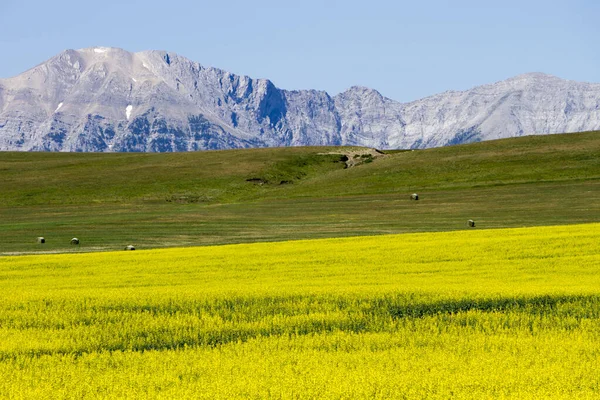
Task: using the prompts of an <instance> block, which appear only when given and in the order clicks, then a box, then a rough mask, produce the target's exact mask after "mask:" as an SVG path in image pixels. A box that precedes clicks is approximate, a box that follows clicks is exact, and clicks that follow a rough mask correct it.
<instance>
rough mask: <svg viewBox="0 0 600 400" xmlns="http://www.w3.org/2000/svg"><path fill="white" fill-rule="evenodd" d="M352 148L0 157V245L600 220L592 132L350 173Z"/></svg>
mask: <svg viewBox="0 0 600 400" xmlns="http://www.w3.org/2000/svg"><path fill="white" fill-rule="evenodd" d="M348 150H351V149H348V148H341V149H340V148H283V149H255V150H234V151H217V152H202V153H177V154H57V153H0V187H1V188H2V189H3V190H1V191H0V253H4V254H6V253H10V252H36V251H73V250H80V251H95V250H110V249H119V248H122V247H124V246H125V245H126V244H135V245H137V246H138V247H140V248H151V247H168V246H181V245H186V246H187V245H205V244H222V243H240V242H253V241H277V240H287V239H300V238H322V237H333V236H355V235H366V234H384V233H401V232H417V231H445V230H456V229H461V228H463V227H464V226H465V222H466V220H467V219H470V218H473V219H476V221H477V222H478V226H479V227H484V228H500V227H518V226H535V225H554V224H571V223H582V222H596V221H599V217H598V215H600V190H599V188H598V185H600V179H599V178H600V159H599V158H598V157H597V156H596V155H597V154H599V152H600V133H597V132H590V133H582V134H567V135H550V136H537V137H525V138H518V139H507V140H499V141H493V142H485V143H477V144H472V145H465V146H453V147H447V148H440V149H430V150H423V151H414V152H412V151H410V152H391V154H388V155H386V156H385V157H382V158H378V159H376V160H375V161H373V162H370V163H364V164H362V165H359V166H357V167H353V168H348V169H344V163H343V162H342V161H341V160H342V159H341V156H339V155H334V154H327V153H332V152H338V153H343V152H347V151H348ZM352 150H357V149H352ZM415 191H416V192H418V193H419V194H421V200H420V201H419V202H410V201H408V195H409V194H410V193H412V192H415ZM40 235H41V236H46V237H47V239H48V243H47V245H45V246H43V247H41V246H37V245H36V244H35V237H37V236H40ZM71 237H79V238H80V239H81V240H82V244H81V246H80V247H79V248H78V249H74V248H72V247H70V246H69V239H70V238H71Z"/></svg>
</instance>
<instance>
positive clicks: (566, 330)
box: [0, 224, 600, 399]
mask: <svg viewBox="0 0 600 400" xmlns="http://www.w3.org/2000/svg"><path fill="white" fill-rule="evenodd" d="M599 238H600V224H589V225H573V226H561V227H541V228H540V227H538V228H523V229H504V230H482V231H463V232H450V233H426V234H410V235H389V236H375V237H356V238H344V239H324V240H312V241H294V242H280V243H259V244H246V245H229V246H218V247H200V248H184V249H163V250H149V251H136V252H119V253H114V252H113V253H91V254H64V255H43V256H40V255H36V256H21V257H2V258H0V287H1V291H0V293H1V295H0V338H1V340H0V377H1V378H2V379H1V380H0V393H1V394H2V396H3V397H6V398H15V399H20V398H207V399H208V398H211V399H212V398H221V399H226V398H256V399H262V398H277V399H279V398H281V399H309V398H325V399H343V398H347V399H351V398H352V399H354V398H381V399H384V398H440V399H442V398H444V399H447V398H456V399H471V398H565V399H567V398H569V399H572V398H590V399H591V398H598V396H600V374H598V373H597V371H598V367H599V366H600V363H599V362H600V340H599V339H600V319H599V317H600V241H599V240H598V239H599Z"/></svg>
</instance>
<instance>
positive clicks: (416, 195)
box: [410, 193, 419, 200]
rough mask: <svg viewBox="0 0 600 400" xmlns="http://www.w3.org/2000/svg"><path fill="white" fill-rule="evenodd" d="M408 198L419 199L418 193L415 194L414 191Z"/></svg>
mask: <svg viewBox="0 0 600 400" xmlns="http://www.w3.org/2000/svg"><path fill="white" fill-rule="evenodd" d="M410 199H411V200H419V195H418V194H416V193H413V194H411V195H410Z"/></svg>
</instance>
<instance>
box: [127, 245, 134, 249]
mask: <svg viewBox="0 0 600 400" xmlns="http://www.w3.org/2000/svg"><path fill="white" fill-rule="evenodd" d="M125 250H135V247H134V246H132V245H129V246H127V247H125Z"/></svg>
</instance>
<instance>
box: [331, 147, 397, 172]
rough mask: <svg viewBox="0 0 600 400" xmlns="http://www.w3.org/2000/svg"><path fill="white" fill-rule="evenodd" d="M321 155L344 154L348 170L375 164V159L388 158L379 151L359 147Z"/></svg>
mask: <svg viewBox="0 0 600 400" xmlns="http://www.w3.org/2000/svg"><path fill="white" fill-rule="evenodd" d="M321 154H342V155H344V156H346V158H347V160H346V168H352V167H356V166H358V165H361V164H368V163H371V162H373V161H374V160H375V159H377V158H380V157H387V155H386V154H384V153H382V152H381V151H379V150H377V149H371V148H360V147H357V148H355V149H352V148H350V149H344V150H340V151H331V152H329V153H321Z"/></svg>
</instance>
